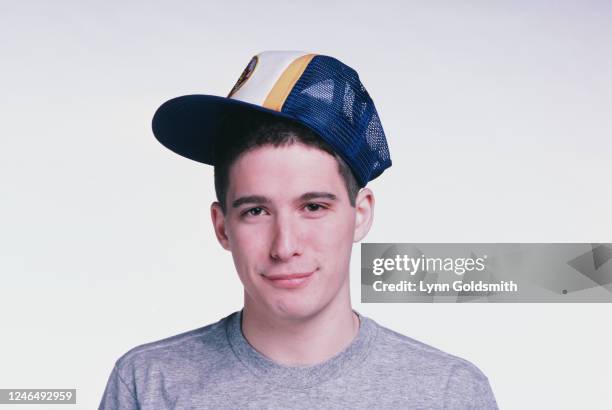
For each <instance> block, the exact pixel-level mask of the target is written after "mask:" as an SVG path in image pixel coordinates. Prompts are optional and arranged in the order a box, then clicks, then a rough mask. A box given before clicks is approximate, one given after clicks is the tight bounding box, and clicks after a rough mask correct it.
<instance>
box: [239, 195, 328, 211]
mask: <svg viewBox="0 0 612 410" xmlns="http://www.w3.org/2000/svg"><path fill="white" fill-rule="evenodd" d="M319 198H325V199H329V200H331V201H335V200H337V199H338V197H337V196H336V195H334V194H331V193H329V192H306V193H305V194H302V195H301V196H300V197H299V198H298V201H310V200H312V199H319ZM269 202H271V201H270V199H269V198H267V197H265V196H263V195H248V196H242V197H240V198H238V199H236V200H235V201H234V202H232V208H238V207H239V206H241V205H244V204H267V203H269Z"/></svg>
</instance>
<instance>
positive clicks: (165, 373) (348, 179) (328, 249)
mask: <svg viewBox="0 0 612 410" xmlns="http://www.w3.org/2000/svg"><path fill="white" fill-rule="evenodd" d="M153 130H154V134H155V136H156V137H157V139H158V140H159V141H160V142H161V143H162V144H164V145H165V146H167V147H168V148H170V149H171V150H173V151H175V152H177V153H179V154H181V155H183V156H186V157H188V158H191V159H194V160H197V161H200V162H203V163H207V164H211V165H214V166H215V189H216V192H217V199H218V201H217V202H215V203H214V204H213V205H212V207H211V216H212V221H213V226H214V230H215V234H216V237H217V239H218V241H219V243H220V244H221V246H223V247H224V248H225V249H227V250H229V251H230V252H231V253H232V256H233V259H234V265H235V267H236V271H237V273H238V276H239V277H240V280H241V282H242V284H243V286H244V307H243V309H242V310H241V311H238V312H234V313H232V314H230V315H229V316H227V317H225V318H223V319H221V320H219V321H218V322H216V323H213V324H210V325H208V326H205V327H203V328H200V329H196V330H193V331H190V332H187V333H183V334H180V335H177V336H174V337H171V338H168V339H164V340H161V341H157V342H153V343H150V344H146V345H142V346H139V347H136V348H134V349H132V350H131V351H129V352H128V353H126V354H125V355H124V356H123V357H121V358H120V359H119V360H118V361H117V363H116V365H115V367H114V369H113V371H112V374H111V376H110V378H109V381H108V384H107V387H106V390H105V392H104V396H103V398H102V402H101V404H100V408H102V409H138V408H140V409H165V408H176V409H186V408H189V409H191V408H213V409H219V408H228V409H244V408H252V409H260V408H278V409H281V408H282V409H292V408H304V409H306V408H308V409H312V408H325V409H330V408H350V409H355V408H383V409H400V408H401V409H404V408H415V409H416V408H419V409H420V408H440V409H442V408H444V409H448V408H452V409H496V408H497V405H496V402H495V399H494V397H493V393H492V391H491V388H490V386H489V383H488V380H487V378H486V377H485V376H484V375H483V374H482V373H481V372H480V370H478V369H477V368H476V367H475V366H474V365H472V364H471V363H469V362H467V361H465V360H463V359H459V358H457V357H454V356H451V355H448V354H446V353H443V352H441V351H439V350H437V349H435V348H433V347H430V346H427V345H425V344H423V343H420V342H417V341H415V340H413V339H410V338H408V337H406V336H403V335H400V334H398V333H395V332H393V331H391V330H389V329H386V328H384V327H382V326H380V325H379V324H378V323H376V322H375V321H374V320H372V319H369V318H367V317H365V316H363V315H361V314H359V313H358V312H356V311H354V310H353V309H352V308H351V301H350V292H349V263H350V257H351V250H352V245H353V243H354V242H358V241H360V240H361V239H362V238H363V237H365V235H366V234H367V232H368V230H369V229H370V225H371V224H372V218H373V211H374V195H373V193H372V191H371V190H370V189H368V188H365V185H366V184H367V182H368V181H370V180H372V179H374V178H376V177H377V176H378V175H380V174H381V173H382V172H383V171H384V170H385V169H386V168H388V167H389V166H390V165H391V160H390V156H389V152H388V148H387V143H386V139H385V136H384V133H383V129H382V126H381V124H380V121H379V119H378V115H377V113H376V109H375V108H374V104H373V102H372V100H371V99H370V97H369V95H368V94H367V92H366V91H365V89H364V88H363V86H362V84H361V82H360V81H359V78H358V76H357V73H356V72H355V71H354V70H352V69H351V68H349V67H348V66H346V65H344V64H343V63H341V62H340V61H338V60H336V59H334V58H331V57H327V56H320V55H313V54H306V53H300V52H264V53H261V54H258V55H257V56H255V57H254V58H253V59H252V60H251V62H250V63H249V64H248V66H247V68H246V69H245V70H244V72H243V73H242V75H241V77H240V79H239V80H238V82H237V84H236V86H234V88H233V89H232V91H231V92H230V95H229V96H228V98H221V97H215V96H203V95H192V96H183V97H179V98H176V99H173V100H170V101H168V102H166V103H165V104H163V105H162V106H161V107H160V108H159V110H158V111H157V113H156V114H155V117H154V120H153Z"/></svg>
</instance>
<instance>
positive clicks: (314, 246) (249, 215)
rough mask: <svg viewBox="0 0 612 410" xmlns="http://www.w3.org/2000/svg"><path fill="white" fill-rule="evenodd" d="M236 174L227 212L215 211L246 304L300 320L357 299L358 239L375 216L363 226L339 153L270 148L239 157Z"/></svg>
mask: <svg viewBox="0 0 612 410" xmlns="http://www.w3.org/2000/svg"><path fill="white" fill-rule="evenodd" d="M229 177H230V178H229V180H230V184H229V187H228V193H227V198H226V199H227V210H226V213H225V215H222V214H221V212H220V209H219V207H218V205H217V209H216V210H215V205H213V212H212V213H213V221H214V223H215V229H216V231H217V237H218V238H219V241H220V242H221V244H222V245H223V246H224V247H225V248H226V249H229V250H230V251H231V252H232V256H233V259H234V264H235V266H236V270H237V272H238V275H239V277H240V280H241V281H242V284H243V285H244V288H245V305H246V304H249V305H250V309H253V310H256V311H259V312H261V313H264V312H265V313H266V314H272V315H274V316H276V317H280V318H285V319H299V318H307V317H309V316H311V315H314V314H316V313H318V312H320V311H321V310H322V309H323V308H325V307H326V306H329V304H330V303H346V302H349V286H348V284H349V283H348V277H349V275H348V273H349V263H350V256H351V250H352V244H353V242H354V240H358V239H361V237H362V236H364V235H365V232H367V229H368V228H369V219H370V218H369V215H370V214H369V213H368V221H366V223H365V225H367V227H365V232H363V231H364V226H363V225H364V223H363V219H364V218H363V217H361V216H362V215H361V214H362V213H363V211H361V212H360V211H359V210H360V209H361V208H360V207H359V206H358V207H357V209H356V208H355V207H353V206H351V205H350V203H349V199H348V194H347V189H346V186H345V183H344V180H343V179H342V177H341V176H340V174H339V172H338V163H337V162H336V160H335V158H334V157H332V156H331V155H330V154H328V153H326V152H324V151H321V150H319V149H316V148H313V147H309V146H306V145H303V144H300V143H294V144H292V145H287V146H281V147H273V146H263V147H259V148H256V149H254V150H251V151H247V152H246V153H244V154H242V155H241V156H239V157H238V159H237V160H236V161H235V162H234V164H233V165H232V167H231V169H230V174H229ZM365 191H367V192H368V193H369V195H370V196H371V192H370V191H369V190H365ZM362 192H363V191H362ZM360 195H362V193H360ZM362 202H363V201H362ZM371 203H372V201H371V200H369V204H370V205H371ZM370 208H371V207H370ZM360 221H361V222H360ZM356 228H358V229H356ZM349 305H350V302H349Z"/></svg>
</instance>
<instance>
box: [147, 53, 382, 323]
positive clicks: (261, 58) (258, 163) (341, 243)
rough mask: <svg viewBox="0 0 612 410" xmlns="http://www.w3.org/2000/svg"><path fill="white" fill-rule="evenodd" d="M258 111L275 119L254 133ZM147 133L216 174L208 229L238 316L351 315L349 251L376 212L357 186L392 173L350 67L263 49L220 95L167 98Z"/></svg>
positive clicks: (370, 106)
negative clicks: (230, 266)
mask: <svg viewBox="0 0 612 410" xmlns="http://www.w3.org/2000/svg"><path fill="white" fill-rule="evenodd" d="M256 113H257V114H258V115H266V116H267V117H268V118H274V119H276V120H278V121H277V122H271V123H270V122H268V123H267V124H263V125H262V124H261V123H259V124H257V125H253V124H252V123H251V119H253V118H256V117H257V116H258V115H256ZM229 121H231V122H229ZM258 121H259V120H258ZM288 121H292V122H288ZM227 124H230V125H229V127H228V126H227ZM298 124H300V125H298ZM152 125H153V133H154V134H155V137H156V138H157V139H158V140H159V141H160V142H161V143H162V144H163V145H165V146H166V147H167V148H169V149H171V150H172V151H174V152H176V153H178V154H180V155H182V156H185V157H187V158H191V159H193V160H195V161H199V162H202V163H205V164H210V165H214V166H215V187H216V191H217V197H218V202H215V203H213V205H212V207H211V214H212V219H213V224H214V227H215V233H216V235H217V238H218V240H219V242H220V243H221V245H222V246H223V247H224V248H225V249H228V250H230V251H231V252H232V255H233V258H234V263H235V265H236V269H237V271H238V274H239V276H240V279H241V280H242V283H243V284H244V287H245V307H246V305H248V306H249V310H250V311H257V310H260V311H263V310H266V311H267V312H262V313H267V314H270V313H271V314H273V315H276V316H277V317H287V318H294V319H295V318H304V317H307V316H308V315H313V314H315V313H316V312H320V311H321V310H322V309H323V308H324V307H325V306H330V305H331V304H335V305H338V304H345V306H346V307H350V298H349V288H348V270H349V262H350V254H351V248H352V243H353V242H354V241H358V240H360V239H361V238H363V237H364V236H365V235H366V233H367V232H368V230H369V228H370V224H371V222H372V213H373V207H374V196H373V194H372V192H371V191H370V190H369V189H367V188H362V189H361V190H359V188H360V187H365V186H366V184H367V183H368V182H369V181H371V180H373V179H374V178H377V177H378V176H379V175H380V174H382V172H383V171H384V170H385V169H387V168H388V167H390V166H391V158H390V155H389V149H388V146H387V141H386V137H385V133H384V131H383V128H382V124H381V122H380V118H379V116H378V113H377V111H376V108H375V107H374V102H373V101H372V99H371V98H370V96H369V94H368V92H367V91H366V89H365V87H364V86H363V84H362V83H361V80H360V79H359V75H358V74H357V72H356V71H355V70H354V69H352V68H351V67H349V66H347V65H346V64H344V63H342V62H341V61H339V60H337V59H336V58H333V57H330V56H325V55H319V54H314V53H305V52H303V51H265V52H262V53H259V54H257V55H255V56H254V57H253V58H252V59H251V60H250V61H249V63H248V64H247V66H246V68H245V69H244V71H243V72H242V74H241V75H240V77H239V79H238V81H237V82H236V84H235V85H234V87H233V88H232V90H231V92H230V93H229V95H228V96H227V97H220V96H214V95H199V94H196V95H184V96H181V97H177V98H173V99H171V100H169V101H166V102H165V103H164V104H163V105H162V106H161V107H159V108H158V110H157V111H156V113H155V115H154V117H153V124H152ZM224 127H225V128H224ZM310 130H312V131H310ZM343 159H344V160H343ZM298 276H299V277H300V278H298ZM255 314H257V312H255Z"/></svg>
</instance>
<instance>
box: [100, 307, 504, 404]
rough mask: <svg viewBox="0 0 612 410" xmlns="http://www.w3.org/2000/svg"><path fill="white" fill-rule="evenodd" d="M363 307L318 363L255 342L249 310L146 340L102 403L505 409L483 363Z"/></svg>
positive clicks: (121, 364)
mask: <svg viewBox="0 0 612 410" xmlns="http://www.w3.org/2000/svg"><path fill="white" fill-rule="evenodd" d="M355 313H357V315H358V316H359V319H360V326H359V332H358V333H357V336H356V337H355V338H354V339H353V341H352V342H351V344H350V345H349V346H348V347H347V348H346V349H344V350H343V351H342V352H340V353H338V354H337V355H336V356H334V357H332V358H331V359H329V360H327V361H326V362H323V363H319V364H317V365H314V366H307V367H289V366H284V365H281V364H278V363H276V362H273V361H272V360H270V359H268V358H267V357H266V356H264V355H262V354H261V353H259V352H258V351H257V350H255V349H254V348H253V347H252V346H251V345H250V344H249V342H248V341H247V340H246V339H245V338H244V335H243V334H242V330H241V320H242V311H238V312H234V313H232V314H231V315H229V316H227V317H225V318H223V319H221V320H219V321H218V322H216V323H213V324H210V325H208V326H205V327H202V328H200V329H196V330H192V331H190V332H187V333H182V334H179V335H177V336H173V337H170V338H168V339H164V340H161V341H157V342H153V343H149V344H145V345H142V346H138V347H136V348H134V349H132V350H130V351H129V352H127V353H126V354H125V355H123V356H122V357H121V358H120V359H119V360H118V361H117V363H116V364H115V367H114V369H113V371H112V373H111V375H110V378H109V380H108V384H107V386H106V390H105V391H104V396H103V397H102V402H101V403H100V409H122V410H123V409H156V410H159V409H309V410H312V409H372V408H376V409H497V404H496V402H495V398H494V396H493V392H492V391H491V387H490V385H489V381H488V379H487V378H486V376H485V375H484V374H482V372H481V371H480V370H479V369H478V368H477V367H476V366H474V365H473V364H471V363H470V362H468V361H466V360H463V359H460V358H458V357H455V356H452V355H449V354H446V353H443V352H441V351H440V350H438V349H435V348H433V347H431V346H428V345H426V344H423V343H421V342H418V341H416V340H413V339H411V338H409V337H406V336H403V335H401V334H399V333H396V332H394V331H392V330H389V329H387V328H385V327H383V326H381V325H379V324H378V323H376V322H375V321H374V320H372V319H369V318H367V317H365V316H362V315H360V314H359V313H358V312H355ZM330 331H331V330H330Z"/></svg>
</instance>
